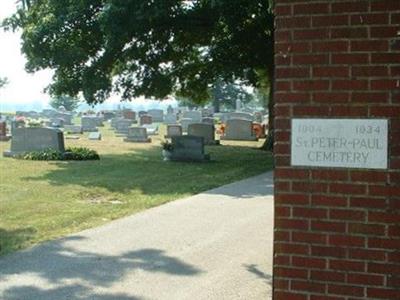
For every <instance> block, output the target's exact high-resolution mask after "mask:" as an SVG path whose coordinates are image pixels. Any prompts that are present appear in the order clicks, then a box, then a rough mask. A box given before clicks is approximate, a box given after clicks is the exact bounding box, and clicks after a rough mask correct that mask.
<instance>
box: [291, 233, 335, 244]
mask: <svg viewBox="0 0 400 300" xmlns="http://www.w3.org/2000/svg"><path fill="white" fill-rule="evenodd" d="M292 241H293V242H296V243H307V244H314V245H315V244H321V245H325V244H326V241H327V237H326V235H324V234H319V233H307V232H293V233H292Z"/></svg>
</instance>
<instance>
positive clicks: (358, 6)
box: [332, 1, 368, 13]
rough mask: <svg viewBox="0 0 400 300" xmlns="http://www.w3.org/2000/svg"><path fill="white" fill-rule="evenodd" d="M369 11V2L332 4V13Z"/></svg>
mask: <svg viewBox="0 0 400 300" xmlns="http://www.w3.org/2000/svg"><path fill="white" fill-rule="evenodd" d="M362 11H368V1H348V2H339V3H334V2H333V3H332V13H345V12H362Z"/></svg>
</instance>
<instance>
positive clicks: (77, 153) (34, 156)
mask: <svg viewBox="0 0 400 300" xmlns="http://www.w3.org/2000/svg"><path fill="white" fill-rule="evenodd" d="M18 158H22V159H26V160H99V159H100V156H99V154H98V153H97V152H96V151H94V150H91V149H88V148H84V147H69V148H67V149H66V151H65V152H61V151H58V150H54V149H45V150H41V151H32V152H28V153H25V154H24V155H21V156H18Z"/></svg>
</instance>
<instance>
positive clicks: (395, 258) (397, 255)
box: [388, 251, 400, 274]
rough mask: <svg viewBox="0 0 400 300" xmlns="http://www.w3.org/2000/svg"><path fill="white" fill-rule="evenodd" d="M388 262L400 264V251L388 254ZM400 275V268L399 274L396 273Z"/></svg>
mask: <svg viewBox="0 0 400 300" xmlns="http://www.w3.org/2000/svg"><path fill="white" fill-rule="evenodd" d="M388 261H389V262H395V263H400V251H396V252H392V253H389V254H388ZM394 273H398V274H400V268H399V269H398V272H394Z"/></svg>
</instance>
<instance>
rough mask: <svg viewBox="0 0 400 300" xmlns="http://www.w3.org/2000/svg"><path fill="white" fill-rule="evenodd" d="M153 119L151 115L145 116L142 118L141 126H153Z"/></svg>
mask: <svg viewBox="0 0 400 300" xmlns="http://www.w3.org/2000/svg"><path fill="white" fill-rule="evenodd" d="M152 123H153V118H152V117H151V116H150V115H143V116H141V117H140V123H139V124H140V125H145V124H152Z"/></svg>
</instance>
